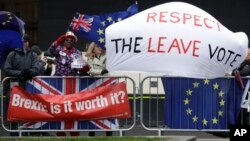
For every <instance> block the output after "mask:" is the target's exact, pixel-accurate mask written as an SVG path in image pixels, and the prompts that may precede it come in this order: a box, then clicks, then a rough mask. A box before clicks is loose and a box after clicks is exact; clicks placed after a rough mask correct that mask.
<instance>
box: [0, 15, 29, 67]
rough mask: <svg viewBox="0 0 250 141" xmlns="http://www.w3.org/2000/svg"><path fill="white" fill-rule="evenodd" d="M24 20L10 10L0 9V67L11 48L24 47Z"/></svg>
mask: <svg viewBox="0 0 250 141" xmlns="http://www.w3.org/2000/svg"><path fill="white" fill-rule="evenodd" d="M24 24H25V23H24V22H23V21H22V20H21V19H19V18H18V17H17V16H15V15H14V14H12V13H11V12H8V11H0V68H2V66H3V64H4V61H5V59H6V57H7V55H8V53H9V52H10V51H11V50H14V49H15V48H23V40H22V35H23V32H24Z"/></svg>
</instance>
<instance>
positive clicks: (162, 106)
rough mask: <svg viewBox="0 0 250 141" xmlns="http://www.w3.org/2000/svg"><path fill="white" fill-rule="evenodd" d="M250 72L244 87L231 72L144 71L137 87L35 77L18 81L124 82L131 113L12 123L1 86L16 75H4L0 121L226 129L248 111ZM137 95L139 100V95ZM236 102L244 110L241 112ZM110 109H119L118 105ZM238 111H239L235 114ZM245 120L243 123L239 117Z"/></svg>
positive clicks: (44, 84) (79, 86) (71, 86)
mask: <svg viewBox="0 0 250 141" xmlns="http://www.w3.org/2000/svg"><path fill="white" fill-rule="evenodd" d="M249 78H250V77H244V78H243V84H244V88H242V87H241V86H240V83H239V81H238V80H236V79H235V78H234V77H223V78H217V79H192V78H182V77H160V76H149V77H145V78H144V79H143V80H142V81H141V82H140V83H139V85H140V86H139V88H138V89H137V87H136V85H135V81H134V80H133V79H132V78H130V77H118V76H115V77H110V76H109V77H105V76H102V77H35V78H33V79H32V81H28V82H26V83H21V84H20V83H19V85H25V88H26V90H27V91H29V92H31V93H46V94H56V93H60V94H70V93H75V92H79V91H84V90H90V89H95V88H98V87H100V86H106V85H110V84H117V83H119V82H124V83H125V84H126V89H127V90H128V96H129V97H128V98H129V103H130V109H131V117H129V118H122V119H120V118H119V119H116V118H111V119H108V120H107V119H101V120H83V121H74V122H72V121H71V122H67V121H60V122H18V125H15V126H17V127H18V128H16V127H15V128H13V127H12V124H11V123H10V122H8V121H7V117H6V116H7V113H6V111H5V109H6V108H7V107H6V103H5V104H4V100H6V99H8V97H7V96H6V94H7V93H6V92H8V88H11V87H12V88H13V86H14V85H16V83H17V82H18V79H17V78H5V79H4V80H3V81H2V84H1V89H2V90H1V116H2V117H3V118H2V120H1V124H2V126H3V128H4V129H5V130H6V131H9V132H19V133H20V135H21V133H22V132H58V131H65V132H70V131H79V132H85V131H87V132H89V131H118V132H119V133H120V136H123V133H124V132H125V131H130V130H132V129H133V128H134V126H136V125H138V124H136V121H140V124H139V126H142V127H143V128H144V129H145V130H149V131H157V132H158V135H159V136H162V133H163V132H164V131H204V132H211V131H216V132H228V131H229V125H230V124H237V123H239V122H242V121H243V120H245V119H244V117H248V120H247V122H248V124H249V103H250V102H249V101H250V99H249V93H248V89H249V85H250V81H249V80H250V79H249ZM138 99H139V100H138ZM241 107H243V108H245V109H246V110H248V113H247V115H243V114H242V112H241V111H242V109H241ZM114 110H120V108H119V106H117V107H116V109H114ZM239 115H241V116H239ZM70 124H71V127H68V126H69V125H70ZM244 124H245V123H244Z"/></svg>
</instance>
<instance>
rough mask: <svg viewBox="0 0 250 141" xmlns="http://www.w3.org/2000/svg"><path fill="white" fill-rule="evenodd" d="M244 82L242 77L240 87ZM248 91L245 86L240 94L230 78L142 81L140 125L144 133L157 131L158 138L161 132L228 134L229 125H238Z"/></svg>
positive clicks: (236, 85)
mask: <svg viewBox="0 0 250 141" xmlns="http://www.w3.org/2000/svg"><path fill="white" fill-rule="evenodd" d="M248 81H249V77H245V78H244V84H246V83H247V82H248ZM154 83H155V85H154V86H152V84H154ZM162 88H164V91H162V90H161V89H162ZM248 89H249V84H248V85H246V87H245V90H244V89H242V88H240V87H239V85H238V82H237V80H235V78H234V77H224V78H218V79H210V80H208V79H191V78H180V77H158V76H156V77H153V76H151V77H146V78H144V79H143V80H142V82H141V84H140V92H141V103H140V115H139V117H140V122H141V125H142V126H143V128H144V129H146V130H149V131H157V132H158V135H159V136H161V135H162V132H163V131H204V132H215V131H216V132H228V131H229V124H236V123H238V115H239V114H238V113H239V112H240V111H241V105H242V104H241V103H242V101H244V99H246V97H249V94H248V93H247V92H248ZM246 93H247V95H248V96H246ZM242 96H243V97H242ZM247 101H248V103H249V98H248V100H247ZM245 102H246V100H245ZM242 108H244V107H242ZM248 108H249V105H248ZM248 118H249V112H248ZM240 120H241V121H242V120H243V118H242V117H241V119H240ZM248 124H249V119H248Z"/></svg>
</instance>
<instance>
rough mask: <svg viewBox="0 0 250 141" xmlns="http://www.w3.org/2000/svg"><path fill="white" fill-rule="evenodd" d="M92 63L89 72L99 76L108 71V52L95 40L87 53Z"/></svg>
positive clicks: (89, 62)
mask: <svg viewBox="0 0 250 141" xmlns="http://www.w3.org/2000/svg"><path fill="white" fill-rule="evenodd" d="M85 56H86V57H87V62H88V64H89V65H90V70H89V74H90V75H91V76H98V75H103V74H106V73H108V71H107V69H106V52H105V50H103V49H102V48H101V47H100V46H98V45H97V44H96V43H95V42H91V43H90V45H89V47H88V49H87V52H86V54H85Z"/></svg>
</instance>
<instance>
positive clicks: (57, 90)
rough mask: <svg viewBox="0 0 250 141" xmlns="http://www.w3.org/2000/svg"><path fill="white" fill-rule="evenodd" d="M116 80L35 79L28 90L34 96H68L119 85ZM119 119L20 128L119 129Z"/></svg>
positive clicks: (42, 123)
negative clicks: (41, 94)
mask: <svg viewBox="0 0 250 141" xmlns="http://www.w3.org/2000/svg"><path fill="white" fill-rule="evenodd" d="M117 82H118V80H117V79H115V78H93V77H92V78H73V77H71V78H67V77H64V78H33V80H32V81H28V82H27V85H26V90H27V91H28V92H30V93H32V94H39V93H43V94H50V95H67V94H73V93H76V92H79V91H84V90H89V89H93V88H97V87H101V86H107V85H112V84H115V83H117ZM118 127H119V124H118V120H117V119H105V120H91V121H58V122H27V123H24V124H23V125H22V126H20V127H19V128H21V129H22V128H24V129H27V128H32V129H39V130H42V129H46V130H50V129H51V130H57V129H58V130H59V129H65V130H76V129H97V130H102V129H103V130H106V129H118Z"/></svg>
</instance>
